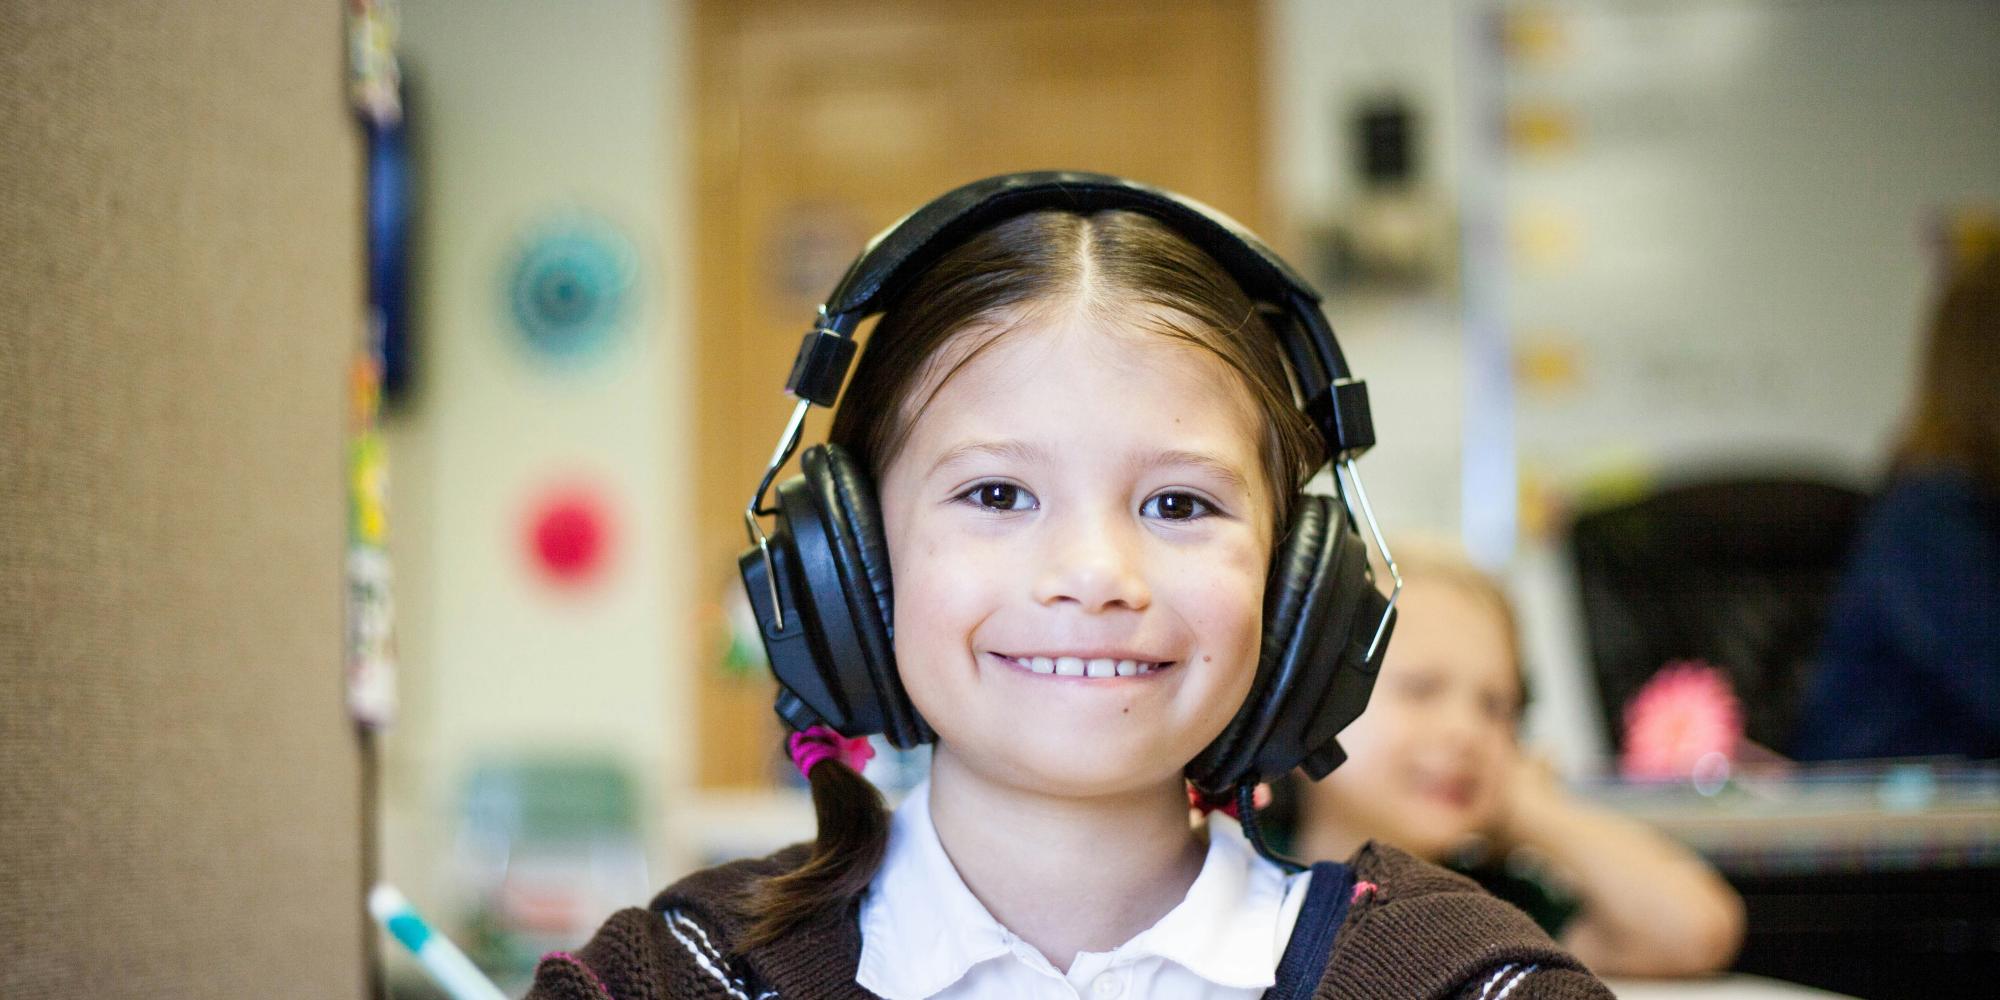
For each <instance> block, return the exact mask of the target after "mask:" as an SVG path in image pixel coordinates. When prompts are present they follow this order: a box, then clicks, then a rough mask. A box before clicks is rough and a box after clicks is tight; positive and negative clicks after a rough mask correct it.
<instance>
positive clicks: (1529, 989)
mask: <svg viewBox="0 0 2000 1000" xmlns="http://www.w3.org/2000/svg"><path fill="white" fill-rule="evenodd" d="M1502 997H1505V998H1506V1000H1609V998H1610V997H1611V993H1610V991H1609V990H1607V989H1605V987H1604V983H1603V982H1601V981H1599V980H1598V978H1597V977H1596V976H1593V975H1591V974H1590V973H1588V972H1584V971H1582V970H1581V969H1576V968H1569V967H1564V966H1550V967H1545V966H1541V965H1537V964H1534V963H1529V962H1508V963H1506V964H1503V965H1500V966H1498V967H1496V968H1494V969H1492V970H1491V971H1489V972H1487V973H1486V974H1484V975H1480V976H1474V977H1473V978H1472V979H1471V981H1469V982H1467V983H1466V985H1465V987H1464V988H1463V989H1461V990H1460V991H1459V992H1458V997H1457V1000H1501V998H1502Z"/></svg>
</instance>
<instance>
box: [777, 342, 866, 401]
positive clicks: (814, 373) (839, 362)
mask: <svg viewBox="0 0 2000 1000" xmlns="http://www.w3.org/2000/svg"><path fill="white" fill-rule="evenodd" d="M853 360H854V341H852V340H849V339H847V338H846V337H843V336H841V335H840V334H837V333H834V332H832V331H830V330H826V329H823V328H822V329H815V330H813V331H811V332H809V333H807V334H806V338H805V339H804V340H801V341H799V355H798V357H796V358H793V359H792V374H791V375H790V376H788V377H787V378H786V379H785V391H786V392H789V393H791V394H792V395H793V396H796V397H798V398H800V399H804V400H809V401H810V402H811V403H812V404H813V405H814V406H832V405H833V403H834V400H836V399H838V398H840V385H841V383H842V382H844V381H846V379H847V366H848V365H849V364H850V363H851V362H853Z"/></svg>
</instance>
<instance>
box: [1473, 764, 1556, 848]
mask: <svg viewBox="0 0 2000 1000" xmlns="http://www.w3.org/2000/svg"><path fill="white" fill-rule="evenodd" d="M1506 768H1507V773H1506V777H1505V778H1504V779H1503V780H1502V782H1501V786H1500V808H1499V810H1498V812H1497V814H1496V815H1495V816H1494V822H1493V825H1492V827H1491V829H1490V830H1489V831H1488V832H1489V834H1490V835H1491V836H1492V837H1493V839H1494V840H1495V841H1497V842H1499V843H1500V844H1501V845H1503V847H1508V848H1511V847H1516V846H1519V845H1521V844H1523V843H1532V842H1534V841H1535V839H1536V833H1537V831H1541V830H1546V829H1548V824H1549V823H1550V822H1552V821H1554V820H1555V819H1556V817H1558V816H1560V815H1561V814H1562V813H1563V811H1564V810H1565V809H1566V808H1567V805H1568V796H1566V795H1565V794H1564V793H1563V788H1562V782H1561V779H1559V778H1557V777H1556V771H1555V767H1554V766H1552V765H1551V764H1550V763H1549V761H1548V759H1547V758H1545V757H1542V756H1541V755H1539V754H1530V753H1522V752H1517V753H1515V754H1513V755H1512V759H1511V760H1509V761H1508V762H1507V765H1506Z"/></svg>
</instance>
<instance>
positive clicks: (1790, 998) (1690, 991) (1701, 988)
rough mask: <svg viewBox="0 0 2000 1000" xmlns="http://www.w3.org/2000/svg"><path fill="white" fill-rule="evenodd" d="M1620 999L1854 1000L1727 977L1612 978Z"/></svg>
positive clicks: (1757, 978) (1781, 984) (1777, 981)
mask: <svg viewBox="0 0 2000 1000" xmlns="http://www.w3.org/2000/svg"><path fill="white" fill-rule="evenodd" d="M1605 985H1607V986H1609V987H1611V992H1612V993H1613V994H1616V995H1617V997H1618V1000H1852V998H1849V997H1847V994H1845V993H1828V992H1827V991H1825V990H1816V989H1813V988H1812V987H1810V986H1800V985H1799V984H1797V983H1788V982H1785V981H1783V980H1781V979H1765V978H1764V977H1762V976H1744V975H1727V976H1714V977H1711V978H1707V979H1608V980H1605Z"/></svg>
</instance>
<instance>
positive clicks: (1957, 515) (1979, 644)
mask: <svg viewBox="0 0 2000 1000" xmlns="http://www.w3.org/2000/svg"><path fill="white" fill-rule="evenodd" d="M1911 409H1912V411H1913V412H1912V414H1911V418H1910V423H1909V428H1908V430H1907V431H1905V433H1904V436H1903V440H1902V442H1901V443H1900V444H1899V445H1898V446H1897V449H1896V455H1895V459H1894V462H1893V464H1892V466H1891V468H1890V471H1889V477H1888V481H1887V482H1886V483H1884V484H1883V487H1882V491H1881V493H1880V494H1879V495H1878V496H1877V497H1876V498H1875V503H1874V505H1873V506H1872V507H1871V508H1870V509H1869V512H1868V514H1867V516H1866V517H1865V518H1864V519H1863V521H1862V524H1861V529H1860V538H1859V539H1857V541H1856V544H1855V548H1854V554H1853V557H1852V561H1851V562H1850V563H1849V564H1848V567H1847V573H1846V575H1845V576H1843V577H1842V579H1841V582H1840V589H1839V591H1838V592H1837V593H1836V595H1835V596H1834V600H1833V605H1832V607H1831V608H1830V609H1829V610H1828V614H1827V626H1826V637H1825V641H1824V642H1823V643H1822V645H1821V647H1820V663H1819V668H1818V669H1817V670H1816V671H1815V672H1814V674H1813V677H1812V681H1811V685H1810V687H1809V688H1808V690H1807V692H1806V701H1805V706H1804V708H1803V710H1802V711H1801V712H1800V718H1799V735H1798V738H1797V740H1796V742H1795V744H1794V746H1793V752H1794V753H1795V754H1796V755H1797V756H1798V757H1799V758H1801V759H1804V760H1830V759H1848V758H1857V757H1911V756H1933V755H1962V756H1967V757H1978V758H1988V759H1990V758H2000V251H1987V252H1985V253H1983V254H1975V255H1973V256H1972V257H1971V258H1970V259H1968V260H1966V261H1963V262H1960V263H1958V264H1957V265H1956V266H1955V268H1954V269H1953V272H1952V273H1951V274H1950V275H1949V276H1948V279H1947V282H1946V284H1945V288H1944V293H1943V294H1942V295H1941V296H1939V299H1938V304H1937V311H1936V314H1935V316H1934V317H1933V319H1932V321H1931V327H1930V336H1929V338H1928V343H1927V345H1926V347H1925V349H1924V361H1923V373H1922V376H1921V381H1920V382H1919V383H1918V387H1917V396H1916V399H1915V401H1914V403H1913V405H1912V407H1911Z"/></svg>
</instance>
